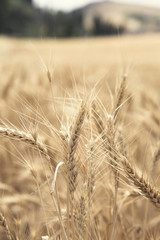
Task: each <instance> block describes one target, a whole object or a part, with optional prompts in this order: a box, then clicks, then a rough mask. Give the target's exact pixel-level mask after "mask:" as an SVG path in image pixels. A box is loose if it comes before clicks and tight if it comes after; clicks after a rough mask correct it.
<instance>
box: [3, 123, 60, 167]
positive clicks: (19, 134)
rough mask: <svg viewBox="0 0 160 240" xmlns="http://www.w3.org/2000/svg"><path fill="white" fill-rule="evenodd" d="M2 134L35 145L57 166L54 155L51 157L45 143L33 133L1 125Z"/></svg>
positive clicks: (35, 147)
mask: <svg viewBox="0 0 160 240" xmlns="http://www.w3.org/2000/svg"><path fill="white" fill-rule="evenodd" d="M0 135H1V136H3V137H7V138H10V139H13V140H16V141H21V142H24V143H26V144H29V145H30V146H32V147H34V149H36V150H38V151H39V152H40V153H41V154H42V155H43V156H44V157H45V158H46V159H47V160H48V161H49V162H50V163H51V165H52V166H53V167H55V166H56V163H55V161H54V160H53V157H52V158H51V157H50V155H49V152H48V149H47V147H46V146H45V144H43V143H42V142H40V141H39V140H38V138H37V137H36V138H34V137H33V135H32V134H31V133H27V132H24V131H20V130H17V129H13V128H10V127H8V126H7V127H0Z"/></svg>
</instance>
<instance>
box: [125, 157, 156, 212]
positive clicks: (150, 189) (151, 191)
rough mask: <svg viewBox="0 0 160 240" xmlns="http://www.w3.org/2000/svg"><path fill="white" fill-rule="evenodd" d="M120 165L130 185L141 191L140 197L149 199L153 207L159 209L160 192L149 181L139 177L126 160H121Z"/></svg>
mask: <svg viewBox="0 0 160 240" xmlns="http://www.w3.org/2000/svg"><path fill="white" fill-rule="evenodd" d="M122 164H123V167H124V170H125V172H126V174H127V176H128V177H129V179H130V180H131V181H132V183H133V184H134V185H135V186H136V187H137V188H138V189H139V190H140V191H141V193H142V195H144V196H145V197H146V198H148V199H150V201H151V202H152V203H153V204H154V206H156V207H157V208H160V191H159V190H158V189H156V188H155V187H154V186H152V184H151V183H150V182H149V180H146V179H144V177H140V176H139V174H138V173H137V172H136V170H135V169H134V168H133V167H132V165H131V163H130V162H129V161H128V160H127V159H126V158H123V159H122Z"/></svg>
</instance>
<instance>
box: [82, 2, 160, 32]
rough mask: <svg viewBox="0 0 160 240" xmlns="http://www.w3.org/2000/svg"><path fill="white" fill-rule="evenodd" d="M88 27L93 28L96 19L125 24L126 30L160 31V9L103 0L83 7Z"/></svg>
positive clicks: (86, 26)
mask: <svg viewBox="0 0 160 240" xmlns="http://www.w3.org/2000/svg"><path fill="white" fill-rule="evenodd" d="M81 11H82V12H83V21H84V26H85V28H86V29H88V30H89V29H91V28H92V27H93V24H94V19H95V18H99V19H101V21H103V22H104V23H106V22H109V23H111V24H114V25H116V26H123V27H124V29H125V32H129V33H143V32H157V31H160V11H159V9H158V8H153V7H148V6H142V5H132V4H123V3H116V2H112V1H103V2H96V3H91V4H88V5H86V6H84V7H82V8H81Z"/></svg>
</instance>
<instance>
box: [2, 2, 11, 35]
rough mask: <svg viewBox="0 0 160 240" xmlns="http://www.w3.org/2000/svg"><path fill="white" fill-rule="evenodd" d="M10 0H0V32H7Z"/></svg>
mask: <svg viewBox="0 0 160 240" xmlns="http://www.w3.org/2000/svg"><path fill="white" fill-rule="evenodd" d="M9 6H10V1H9V0H1V2H0V32H1V33H5V31H6V27H7V22H8V15H9Z"/></svg>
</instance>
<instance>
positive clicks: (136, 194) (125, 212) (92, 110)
mask: <svg viewBox="0 0 160 240" xmlns="http://www.w3.org/2000/svg"><path fill="white" fill-rule="evenodd" d="M126 82H127V76H126V75H124V77H123V78H122V80H121V82H120V85H119V87H118V89H117V92H116V94H115V96H114V98H113V99H114V101H113V102H112V104H111V107H110V109H109V110H108V109H105V108H104V106H103V104H102V102H101V101H100V100H99V99H98V98H95V97H93V95H94V94H93V92H92V93H91V94H90V95H88V96H87V97H85V98H84V99H81V100H80V99H79V100H78V106H77V105H76V111H73V112H75V113H74V116H72V117H71V119H70V120H69V121H68V122H67V124H66V126H64V125H63V124H62V122H61V121H60V128H59V129H56V128H55V127H54V126H53V125H52V124H51V123H50V122H49V121H46V120H45V121H42V119H41V116H40V115H39V116H38V117H37V123H39V125H40V124H42V123H43V124H44V125H45V127H46V128H48V129H47V131H48V132H47V134H46V138H45V139H44V138H43V136H41V135H40V134H39V132H38V130H35V131H33V130H32V131H31V130H30V131H29V130H28V131H24V130H19V129H18V128H16V127H15V126H12V125H11V124H10V125H9V124H8V125H7V124H5V123H3V124H2V125H1V126H0V136H1V139H2V138H4V139H6V138H8V139H9V140H12V141H10V142H11V143H12V142H18V143H19V144H17V145H16V149H17V150H18V148H20V149H21V151H22V149H23V148H22V146H21V145H23V143H24V145H25V146H26V148H25V149H23V151H27V149H28V148H29V149H30V148H33V151H32V154H31V153H30V155H29V156H30V157H31V158H33V162H30V161H29V160H28V159H25V158H23V154H21V153H20V156H21V157H22V159H21V164H23V165H24V166H25V167H26V168H27V169H28V172H27V174H28V175H29V178H30V179H31V180H30V181H31V182H32V184H33V185H34V188H32V192H31V193H30V194H28V193H27V192H26V193H23V194H19V193H18V189H17V191H15V189H12V188H11V187H10V186H9V185H7V184H1V185H0V189H2V190H3V192H4V196H3V197H1V200H0V203H1V204H0V210H1V213H0V228H1V229H0V232H1V236H2V237H1V239H9V240H14V239H17V240H21V239H36V240H38V239H48V240H53V239H65V240H67V239H68V240H69V239H73V240H75V239H111V240H113V239H117V240H119V239H125V240H126V239H150V240H151V239H159V236H160V233H159V230H158V226H159V224H160V223H159V222H160V221H159V218H158V215H159V212H158V211H159V208H160V192H159V190H158V188H157V187H156V178H155V176H157V175H156V166H157V164H158V160H159V157H160V147H159V145H158V144H157V147H156V148H155V149H154V148H153V149H154V150H153V157H152V158H151V159H150V168H146V169H145V168H143V169H142V168H141V167H142V166H141V165H140V166H139V165H138V161H141V160H140V159H136V160H135V159H134V157H135V158H136V156H135V155H136V154H130V146H128V145H127V140H128V141H129V142H130V145H135V142H136V141H137V144H139V142H138V140H134V141H135V142H134V144H132V139H131V140H129V139H128V138H127V137H126V132H125V124H126V122H125V121H124V123H123V121H122V119H123V117H122V115H123V114H122V112H123V111H124V110H123V105H125V103H128V99H127V94H126V85H127V84H126ZM147 101H148V104H147ZM146 106H147V107H150V108H151V106H152V112H151V116H150V117H152V118H153V121H155V124H157V125H158V124H159V118H158V117H159V115H158V114H157V109H158V105H157V104H156V103H155V102H154V101H152V100H151V99H150V98H149V97H147V100H146ZM127 111H128V114H130V112H129V111H130V110H129V109H128V108H127ZM53 112H54V111H53ZM58 119H59V116H58ZM59 120H60V119H59ZM146 122H147V121H146ZM122 123H123V124H122ZM144 127H145V128H146V130H147V131H148V128H149V127H148V128H147V124H144ZM156 134H157V135H158V134H159V133H158V132H156V131H155V132H153V137H154V138H155V139H156V141H157V139H158V136H157V135H156ZM49 135H50V137H49ZM151 135H152V134H151ZM155 135H156V136H155ZM5 144H8V141H6V142H5ZM8 146H9V145H8ZM138 157H139V155H138ZM34 162H36V163H34ZM8 164H9V163H8ZM10 164H11V163H10ZM39 165H42V168H40V166H39ZM15 171H16V169H15ZM25 174H26V173H25ZM22 175H24V174H23V173H22ZM13 177H14V176H13ZM21 177H22V178H19V181H22V182H19V184H20V185H23V177H24V176H21ZM13 181H14V179H13ZM27 181H28V178H27ZM28 184H29V183H28V182H25V185H23V188H25V187H26V189H27V185H28ZM33 189H34V191H33ZM10 209H11V210H10ZM30 211H31V212H32V213H31V214H29V219H27V216H28V212H30ZM34 212H35V214H34ZM35 215H36V216H35ZM38 218H40V220H39V221H38ZM136 219H137V222H136V224H135V220H136ZM35 221H36V223H35Z"/></svg>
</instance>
